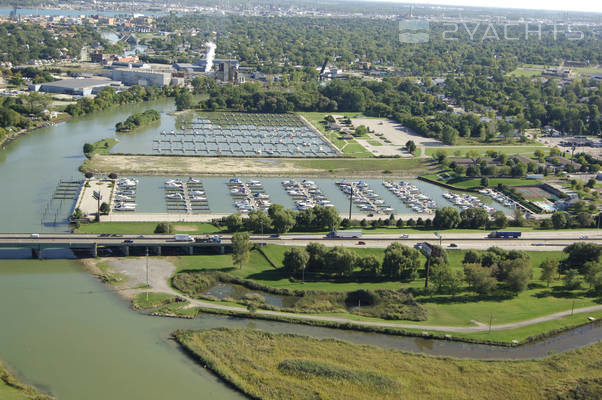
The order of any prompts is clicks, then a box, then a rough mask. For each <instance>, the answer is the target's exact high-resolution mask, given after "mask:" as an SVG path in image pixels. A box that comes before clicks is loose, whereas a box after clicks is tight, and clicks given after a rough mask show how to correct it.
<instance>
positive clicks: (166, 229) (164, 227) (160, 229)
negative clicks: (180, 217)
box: [155, 222, 173, 233]
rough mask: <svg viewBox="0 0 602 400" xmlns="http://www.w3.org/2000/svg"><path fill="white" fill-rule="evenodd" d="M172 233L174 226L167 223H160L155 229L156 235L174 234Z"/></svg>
mask: <svg viewBox="0 0 602 400" xmlns="http://www.w3.org/2000/svg"><path fill="white" fill-rule="evenodd" d="M172 232H173V227H172V225H171V224H168V223H166V222H160V223H158V224H157V226H156V227H155V233H172Z"/></svg>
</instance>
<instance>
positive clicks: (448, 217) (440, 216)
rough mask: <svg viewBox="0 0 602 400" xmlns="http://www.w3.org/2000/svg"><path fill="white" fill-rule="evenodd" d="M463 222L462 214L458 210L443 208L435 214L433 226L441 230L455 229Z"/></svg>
mask: <svg viewBox="0 0 602 400" xmlns="http://www.w3.org/2000/svg"><path fill="white" fill-rule="evenodd" d="M461 220H462V219H461V218H460V213H459V212H458V210H457V209H456V208H454V207H443V208H440V209H438V210H437V211H436V212H435V218H434V219H433V226H434V227H435V228H440V229H453V228H455V227H457V226H458V225H459V224H460V222H461Z"/></svg>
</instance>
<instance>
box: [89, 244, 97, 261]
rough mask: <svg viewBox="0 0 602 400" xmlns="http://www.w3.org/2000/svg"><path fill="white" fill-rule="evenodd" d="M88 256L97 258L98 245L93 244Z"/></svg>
mask: <svg viewBox="0 0 602 400" xmlns="http://www.w3.org/2000/svg"><path fill="white" fill-rule="evenodd" d="M90 256H91V257H93V258H96V257H98V245H97V244H96V243H94V244H93V245H92V248H91V249H90Z"/></svg>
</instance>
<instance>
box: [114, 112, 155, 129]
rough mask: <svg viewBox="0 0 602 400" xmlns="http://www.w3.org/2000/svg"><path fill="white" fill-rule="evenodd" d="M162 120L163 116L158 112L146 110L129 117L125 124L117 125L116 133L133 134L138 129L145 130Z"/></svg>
mask: <svg viewBox="0 0 602 400" xmlns="http://www.w3.org/2000/svg"><path fill="white" fill-rule="evenodd" d="M160 120H161V114H160V113H159V111H157V110H146V111H144V112H140V113H135V114H132V115H130V116H129V117H127V119H126V120H125V121H123V122H118V123H117V124H115V131H116V132H118V133H132V132H134V131H136V130H138V129H141V128H144V127H145V126H148V125H150V124H152V123H154V122H159V121H160Z"/></svg>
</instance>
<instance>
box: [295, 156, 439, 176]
mask: <svg viewBox="0 0 602 400" xmlns="http://www.w3.org/2000/svg"><path fill="white" fill-rule="evenodd" d="M292 163H293V164H294V165H295V166H297V167H299V168H313V169H321V170H324V172H328V173H329V174H337V175H345V176H347V175H348V176H357V175H358V174H375V173H376V174H383V172H384V171H390V172H392V173H394V174H396V173H401V174H403V175H404V176H407V175H409V174H412V173H415V174H416V175H420V174H421V173H424V172H426V171H427V170H428V164H427V163H426V162H425V161H424V160H421V159H417V158H361V159H349V158H348V159H311V160H294V161H292Z"/></svg>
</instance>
